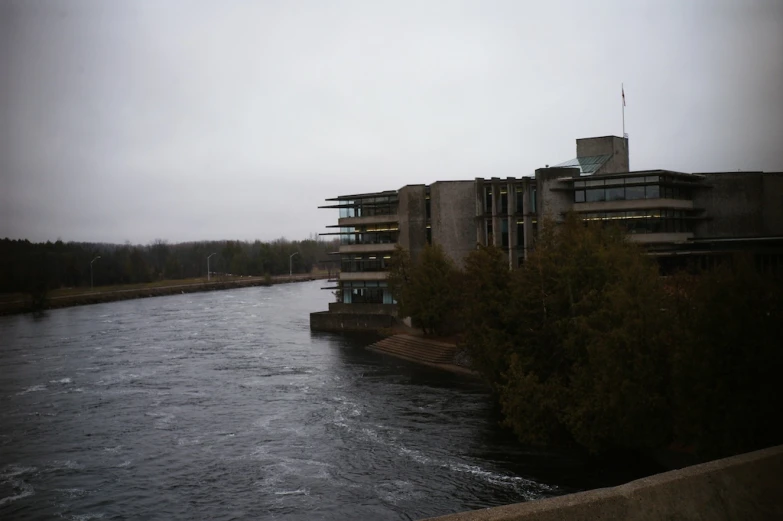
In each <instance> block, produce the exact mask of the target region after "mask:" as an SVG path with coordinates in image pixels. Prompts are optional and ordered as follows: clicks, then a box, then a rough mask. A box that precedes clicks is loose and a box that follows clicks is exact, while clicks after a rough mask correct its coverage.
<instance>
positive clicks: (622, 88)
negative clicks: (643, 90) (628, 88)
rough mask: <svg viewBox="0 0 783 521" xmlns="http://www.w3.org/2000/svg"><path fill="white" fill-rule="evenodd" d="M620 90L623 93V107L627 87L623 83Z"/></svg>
mask: <svg viewBox="0 0 783 521" xmlns="http://www.w3.org/2000/svg"><path fill="white" fill-rule="evenodd" d="M620 90H621V91H622V93H623V107H625V87H624V86H622V85H621V86H620Z"/></svg>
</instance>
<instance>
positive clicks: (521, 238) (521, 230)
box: [517, 221, 525, 246]
mask: <svg viewBox="0 0 783 521" xmlns="http://www.w3.org/2000/svg"><path fill="white" fill-rule="evenodd" d="M524 245H525V221H517V246H524Z"/></svg>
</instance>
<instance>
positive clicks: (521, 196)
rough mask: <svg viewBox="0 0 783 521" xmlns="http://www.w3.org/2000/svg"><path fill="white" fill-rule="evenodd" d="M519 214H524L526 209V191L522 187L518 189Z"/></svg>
mask: <svg viewBox="0 0 783 521" xmlns="http://www.w3.org/2000/svg"><path fill="white" fill-rule="evenodd" d="M516 192H517V213H522V212H523V211H524V209H525V207H524V205H523V203H522V202H523V200H524V199H525V190H524V189H523V188H522V187H521V186H518V187H517V190H516Z"/></svg>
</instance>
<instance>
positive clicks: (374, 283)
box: [340, 280, 387, 289]
mask: <svg viewBox="0 0 783 521" xmlns="http://www.w3.org/2000/svg"><path fill="white" fill-rule="evenodd" d="M340 285H341V286H342V288H343V289H347V288H385V287H387V284H386V281H385V280H346V281H344V282H340Z"/></svg>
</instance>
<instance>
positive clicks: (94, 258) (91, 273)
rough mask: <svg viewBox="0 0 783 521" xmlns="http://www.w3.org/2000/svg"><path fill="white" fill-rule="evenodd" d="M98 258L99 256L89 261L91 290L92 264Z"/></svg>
mask: <svg viewBox="0 0 783 521" xmlns="http://www.w3.org/2000/svg"><path fill="white" fill-rule="evenodd" d="M100 258H101V256H100V255H98V256H97V257H95V258H94V259H93V260H91V261H90V289H92V263H93V262H95V261H97V260H98V259H100Z"/></svg>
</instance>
